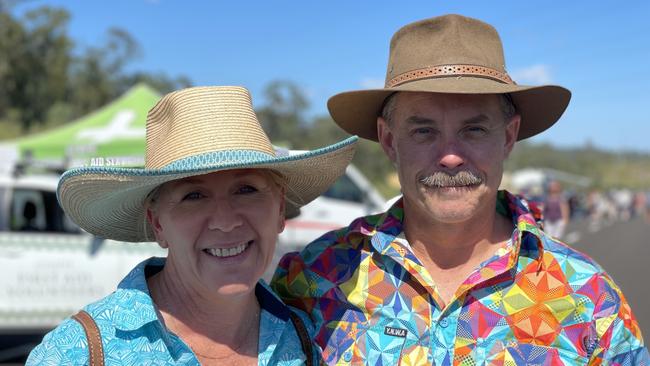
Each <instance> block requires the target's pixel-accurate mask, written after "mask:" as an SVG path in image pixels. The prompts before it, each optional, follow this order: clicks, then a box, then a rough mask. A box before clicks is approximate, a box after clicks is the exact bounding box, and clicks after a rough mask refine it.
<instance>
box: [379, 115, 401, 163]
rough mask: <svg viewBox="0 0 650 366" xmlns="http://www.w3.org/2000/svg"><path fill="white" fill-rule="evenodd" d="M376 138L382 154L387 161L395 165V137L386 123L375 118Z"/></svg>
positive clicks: (381, 119) (380, 118) (382, 119)
mask: <svg viewBox="0 0 650 366" xmlns="http://www.w3.org/2000/svg"><path fill="white" fill-rule="evenodd" d="M377 138H378V140H379V144H380V145H381V148H382V149H384V153H386V156H388V159H390V161H392V162H393V164H394V163H395V161H396V160H397V153H396V152H395V135H394V134H393V131H392V130H391V128H390V126H389V125H388V122H387V121H386V120H385V119H384V118H383V117H381V116H380V117H377Z"/></svg>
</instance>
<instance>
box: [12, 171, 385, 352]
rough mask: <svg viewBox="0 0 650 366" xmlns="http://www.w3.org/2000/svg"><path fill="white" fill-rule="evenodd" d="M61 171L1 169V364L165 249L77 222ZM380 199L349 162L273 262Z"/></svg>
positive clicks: (379, 205) (292, 223)
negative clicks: (96, 233) (64, 205)
mask: <svg viewBox="0 0 650 366" xmlns="http://www.w3.org/2000/svg"><path fill="white" fill-rule="evenodd" d="M58 179H59V175H58V174H42V175H21V174H15V173H14V174H7V173H6V172H5V174H0V268H2V276H0V364H1V363H5V362H21V360H23V361H24V357H26V356H27V354H28V353H29V351H31V349H32V348H33V347H34V346H35V345H36V344H37V343H38V342H40V339H41V338H42V336H43V335H44V334H45V333H46V332H47V331H49V330H50V329H52V328H53V327H55V326H56V325H57V324H58V323H60V322H61V320H63V319H64V318H65V317H67V316H69V315H71V314H73V313H75V312H77V311H78V310H79V309H80V308H81V307H82V306H84V305H86V304H88V303H90V302H92V301H94V300H97V299H99V298H101V297H103V296H105V295H108V294H109V293H111V292H112V291H114V290H115V287H116V286H117V284H118V283H119V281H120V280H121V279H122V278H123V277H124V276H125V275H126V274H127V273H128V271H129V270H131V269H132V268H133V267H134V266H135V265H136V264H137V263H139V262H140V261H142V260H144V259H146V258H149V257H151V256H165V255H166V250H164V249H162V248H160V247H159V246H158V244H157V243H138V244H134V243H124V242H116V241H112V240H102V239H100V238H96V237H93V236H92V235H90V234H88V233H86V232H84V231H83V230H81V229H79V227H77V226H76V225H75V224H74V223H73V222H72V221H70V220H69V219H68V218H67V216H66V215H65V214H64V212H63V210H62V209H61V208H60V206H59V205H58V202H57V199H56V187H57V184H58ZM384 205H385V201H384V200H383V198H382V197H381V195H379V193H377V192H376V191H375V190H374V189H373V187H372V186H371V184H370V183H369V182H368V181H367V180H366V179H365V177H363V175H362V174H361V173H360V172H359V171H358V170H357V169H356V168H355V167H353V166H349V167H348V169H347V170H346V173H345V175H344V176H343V177H341V178H340V179H339V180H338V181H337V182H336V183H335V184H334V185H333V186H332V187H331V188H330V189H329V190H328V191H327V192H326V193H325V194H323V195H322V196H321V197H319V198H317V199H316V200H314V201H313V202H312V203H310V204H309V205H307V206H304V207H303V208H302V209H301V214H300V216H298V217H297V218H294V219H291V220H288V221H287V224H286V229H285V231H284V232H283V233H282V234H281V235H280V237H279V240H278V246H277V249H276V253H275V262H274V263H273V264H272V265H271V268H269V270H268V271H267V274H266V276H265V277H266V278H267V279H269V278H270V276H271V275H272V273H273V270H274V268H275V264H276V263H277V260H279V258H280V257H281V255H283V254H284V253H286V252H288V251H294V250H300V249H301V248H302V247H304V246H305V245H306V244H308V243H309V242H310V241H312V240H314V239H316V238H317V237H318V236H320V235H322V234H323V233H325V232H326V231H330V230H333V229H337V228H340V227H343V226H347V225H348V224H349V223H350V222H351V221H352V220H354V219H355V218H357V217H359V216H363V215H366V214H369V213H373V212H378V211H381V210H382V209H383V208H384Z"/></svg>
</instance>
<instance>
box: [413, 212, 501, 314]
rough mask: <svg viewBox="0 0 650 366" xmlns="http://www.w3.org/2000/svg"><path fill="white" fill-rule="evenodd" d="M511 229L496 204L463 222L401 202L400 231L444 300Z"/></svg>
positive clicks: (448, 298) (490, 255) (497, 247)
mask: <svg viewBox="0 0 650 366" xmlns="http://www.w3.org/2000/svg"><path fill="white" fill-rule="evenodd" d="M513 229H514V227H513V224H512V222H511V221H510V220H509V219H508V218H506V217H504V216H502V215H499V214H497V213H496V207H493V208H492V210H491V211H490V212H485V213H482V215H475V216H474V218H472V219H471V220H468V221H466V222H460V223H441V222H436V221H434V220H427V219H426V218H424V217H422V215H419V213H417V212H412V211H411V210H409V207H408V205H406V204H405V206H404V235H405V236H406V239H407V240H408V242H409V245H410V246H411V248H412V249H413V252H414V253H415V255H416V256H417V258H418V259H419V260H420V262H421V263H422V265H423V266H424V267H425V269H427V271H428V272H429V274H430V275H431V277H432V278H433V280H434V281H435V282H436V286H437V287H438V290H439V292H440V295H441V296H442V298H443V300H444V301H445V303H448V302H449V301H450V300H451V298H452V297H453V294H454V293H455V291H456V289H457V288H458V287H459V286H460V284H461V283H463V282H464V280H465V279H466V278H467V277H468V276H469V274H470V273H471V272H472V271H473V270H474V269H475V268H476V267H478V266H479V265H480V264H481V263H482V262H483V261H485V260H487V259H489V258H490V257H492V256H493V255H494V254H495V253H496V251H497V250H498V249H499V248H500V247H502V246H504V245H505V242H506V241H507V240H508V239H509V238H510V236H511V234H512V231H513Z"/></svg>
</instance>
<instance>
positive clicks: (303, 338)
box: [289, 311, 314, 366]
mask: <svg viewBox="0 0 650 366" xmlns="http://www.w3.org/2000/svg"><path fill="white" fill-rule="evenodd" d="M289 316H290V317H291V322H292V323H293V326H294V327H295V328H296V333H298V338H300V344H301V345H302V351H303V352H304V353H305V356H306V357H307V361H306V362H305V365H307V366H313V365H314V349H313V348H312V343H311V339H310V338H309V333H308V332H307V328H306V327H305V324H304V323H303V322H302V319H300V317H299V316H298V314H296V313H294V312H293V311H289Z"/></svg>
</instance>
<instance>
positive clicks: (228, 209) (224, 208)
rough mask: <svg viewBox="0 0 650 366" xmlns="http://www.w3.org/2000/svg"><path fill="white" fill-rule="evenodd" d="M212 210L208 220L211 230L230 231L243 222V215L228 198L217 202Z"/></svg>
mask: <svg viewBox="0 0 650 366" xmlns="http://www.w3.org/2000/svg"><path fill="white" fill-rule="evenodd" d="M211 210H212V211H211V212H210V219H209V221H208V229H210V230H219V231H222V232H230V231H233V230H234V229H236V228H237V227H239V226H241V225H242V223H243V220H242V217H241V215H240V214H239V213H238V211H237V209H236V207H233V205H231V204H230V202H228V200H220V201H217V202H215V203H214V205H212V209H211Z"/></svg>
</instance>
